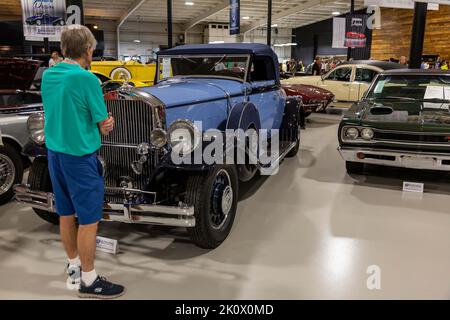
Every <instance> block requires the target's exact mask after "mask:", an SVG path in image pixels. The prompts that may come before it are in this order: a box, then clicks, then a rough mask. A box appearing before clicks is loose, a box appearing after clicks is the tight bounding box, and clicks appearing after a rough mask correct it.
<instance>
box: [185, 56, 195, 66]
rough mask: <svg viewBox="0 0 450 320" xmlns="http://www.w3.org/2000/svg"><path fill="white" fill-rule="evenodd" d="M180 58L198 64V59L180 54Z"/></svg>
mask: <svg viewBox="0 0 450 320" xmlns="http://www.w3.org/2000/svg"><path fill="white" fill-rule="evenodd" d="M181 59H184V60H187V61H189V62H191V63H194V64H198V61H195V60H192V59H189V58H188V57H185V56H181Z"/></svg>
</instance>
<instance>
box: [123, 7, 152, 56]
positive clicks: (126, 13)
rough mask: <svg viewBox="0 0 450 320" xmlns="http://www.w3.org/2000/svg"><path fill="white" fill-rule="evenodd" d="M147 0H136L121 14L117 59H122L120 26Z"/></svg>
mask: <svg viewBox="0 0 450 320" xmlns="http://www.w3.org/2000/svg"><path fill="white" fill-rule="evenodd" d="M145 2H147V0H136V1H135V2H133V4H132V5H131V6H130V7H129V8H128V9H127V10H126V11H125V12H124V13H123V14H122V15H121V16H120V18H119V20H118V22H117V28H116V34H117V59H120V27H121V26H122V24H123V23H124V22H125V21H126V20H127V19H128V18H129V17H130V16H131V15H132V14H133V13H134V12H135V11H136V10H137V9H139V7H141V6H142V5H143V4H144V3H145Z"/></svg>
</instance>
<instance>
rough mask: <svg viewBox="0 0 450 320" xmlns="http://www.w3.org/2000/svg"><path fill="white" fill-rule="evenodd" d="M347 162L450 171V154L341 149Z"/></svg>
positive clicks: (340, 151)
mask: <svg viewBox="0 0 450 320" xmlns="http://www.w3.org/2000/svg"><path fill="white" fill-rule="evenodd" d="M338 150H339V153H340V154H341V156H342V158H343V159H344V160H345V161H351V162H360V163H367V164H377V165H385V166H392V167H402V168H411V169H427V170H441V171H450V154H445V153H427V152H410V151H393V150H385V149H371V148H367V149H366V148H356V147H355V148H351V147H339V148H338Z"/></svg>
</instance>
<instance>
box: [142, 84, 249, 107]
mask: <svg viewBox="0 0 450 320" xmlns="http://www.w3.org/2000/svg"><path fill="white" fill-rule="evenodd" d="M139 90H141V91H144V92H147V93H150V94H151V95H153V96H155V97H156V98H158V99H159V100H161V101H162V102H163V103H164V104H165V105H166V107H168V108H171V107H177V106H184V105H190V104H198V103H202V102H207V101H211V100H219V99H226V98H228V97H229V96H236V95H241V94H242V83H240V82H239V81H233V80H222V79H220V80H219V79H210V78H208V79H195V78H189V79H187V78H185V79H170V80H166V81H163V82H160V83H158V84H157V85H155V86H151V87H144V88H139Z"/></svg>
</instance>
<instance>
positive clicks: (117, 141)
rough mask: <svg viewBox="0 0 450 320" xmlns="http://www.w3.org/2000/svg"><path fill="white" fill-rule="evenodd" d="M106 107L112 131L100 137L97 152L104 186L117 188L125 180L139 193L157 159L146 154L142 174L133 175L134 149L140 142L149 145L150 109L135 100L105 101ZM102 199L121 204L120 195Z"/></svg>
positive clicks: (121, 198) (109, 195) (135, 158)
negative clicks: (101, 163) (102, 166)
mask: <svg viewBox="0 0 450 320" xmlns="http://www.w3.org/2000/svg"><path fill="white" fill-rule="evenodd" d="M106 105H107V108H108V111H109V112H111V113H112V115H113V116H114V118H115V128H114V130H113V131H112V132H111V133H110V134H109V135H108V136H104V137H102V148H101V149H100V151H99V155H100V156H101V157H102V158H103V160H104V161H105V164H106V172H105V186H106V187H121V181H123V180H124V178H126V179H128V180H131V181H132V185H128V186H127V187H129V188H134V189H139V190H143V189H144V187H145V185H146V184H147V183H148V179H149V178H150V175H151V173H152V171H153V168H154V166H155V165H156V161H157V159H156V158H155V155H154V154H151V155H149V161H148V162H147V163H145V164H144V166H143V171H142V174H136V173H135V172H134V171H133V169H132V164H133V162H134V161H137V160H139V158H140V156H139V155H138V154H137V153H136V147H137V146H138V145H139V144H141V143H143V142H146V143H149V142H150V133H151V131H152V108H151V106H150V105H148V104H146V103H144V102H143V101H138V100H109V101H106ZM106 200H107V201H110V202H121V201H123V195H119V194H111V193H110V194H108V191H106Z"/></svg>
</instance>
